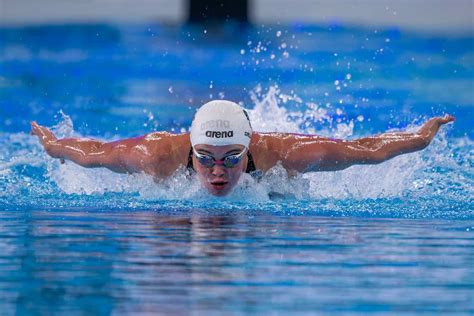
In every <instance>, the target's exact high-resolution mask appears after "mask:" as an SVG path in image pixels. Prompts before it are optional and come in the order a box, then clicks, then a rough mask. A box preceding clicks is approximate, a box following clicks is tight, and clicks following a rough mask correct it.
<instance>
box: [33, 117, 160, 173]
mask: <svg viewBox="0 0 474 316" xmlns="http://www.w3.org/2000/svg"><path fill="white" fill-rule="evenodd" d="M31 133H32V134H33V135H36V136H37V137H38V139H39V141H40V143H41V145H42V146H43V147H44V149H45V151H46V152H47V153H48V155H50V156H51V157H53V158H58V159H61V162H64V160H65V159H66V160H70V161H72V162H74V163H76V164H78V165H80V166H83V167H86V168H97V167H104V168H107V169H110V170H112V171H114V172H119V173H134V172H141V171H144V172H148V173H152V172H151V170H148V168H149V165H150V163H149V160H150V157H149V156H150V155H148V156H146V155H140V153H137V152H133V153H131V148H135V147H136V146H140V145H141V144H140V143H141V142H142V138H140V137H138V138H131V139H125V140H119V141H115V142H109V143H106V142H101V141H97V140H93V139H83V138H64V139H58V138H57V137H56V136H55V135H54V134H53V133H52V132H51V131H50V130H49V129H48V128H46V127H44V126H41V125H38V124H37V123H36V122H32V123H31ZM143 146H146V145H145V144H143ZM144 150H145V151H146V147H144Z"/></svg>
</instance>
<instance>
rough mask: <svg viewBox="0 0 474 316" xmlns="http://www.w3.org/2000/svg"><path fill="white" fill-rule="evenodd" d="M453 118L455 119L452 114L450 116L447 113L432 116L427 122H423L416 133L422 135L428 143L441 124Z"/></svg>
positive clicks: (452, 120)
mask: <svg viewBox="0 0 474 316" xmlns="http://www.w3.org/2000/svg"><path fill="white" fill-rule="evenodd" d="M455 120H456V119H455V118H454V116H451V115H449V114H446V115H444V116H443V117H441V116H438V117H433V118H432V119H430V120H428V122H426V123H425V124H423V126H422V127H421V128H420V130H419V131H418V134H420V135H421V136H422V137H424V138H425V139H426V141H427V142H428V144H429V142H431V140H432V139H433V137H434V136H435V135H436V133H438V130H439V128H440V126H441V125H444V124H447V123H449V122H454V121H455Z"/></svg>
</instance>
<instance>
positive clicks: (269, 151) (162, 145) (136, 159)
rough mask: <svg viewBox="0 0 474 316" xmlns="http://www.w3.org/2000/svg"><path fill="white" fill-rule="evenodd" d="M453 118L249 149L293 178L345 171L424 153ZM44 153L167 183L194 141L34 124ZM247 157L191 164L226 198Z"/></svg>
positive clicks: (266, 166)
mask: <svg viewBox="0 0 474 316" xmlns="http://www.w3.org/2000/svg"><path fill="white" fill-rule="evenodd" d="M453 121H454V117H452V116H450V115H445V116H444V117H434V118H431V119H430V120H428V121H427V122H425V123H424V124H423V126H422V127H420V128H419V129H418V131H416V132H413V133H409V132H397V133H384V134H380V135H375V136H369V137H363V138H358V139H353V140H342V139H332V138H326V137H320V136H317V135H301V134H292V133H259V132H253V134H252V138H251V141H250V144H249V150H250V152H251V153H252V157H253V160H254V164H255V167H256V168H257V169H258V170H260V171H262V172H267V171H268V170H270V169H271V168H273V167H274V166H276V165H277V164H278V163H281V165H282V166H283V168H285V169H286V170H287V172H288V174H289V175H293V174H296V173H300V172H314V171H335V170H343V169H345V168H348V167H350V166H352V165H356V164H377V163H381V162H383V161H386V160H388V159H391V158H393V157H395V156H398V155H402V154H407V153H411V152H414V151H418V150H422V149H423V148H425V147H426V146H428V145H429V144H430V142H431V141H432V139H433V138H434V137H435V135H436V134H437V133H438V130H439V128H440V127H441V126H442V125H444V124H447V123H449V122H453ZM31 132H32V134H33V135H36V136H37V137H38V139H39V141H40V143H41V144H42V145H43V147H44V149H45V151H46V152H47V153H48V154H49V155H50V156H51V157H53V158H58V159H60V160H61V161H64V160H69V161H72V162H74V163H76V164H78V165H80V166H83V167H87V168H97V167H103V168H108V169H110V170H112V171H114V172H120V173H136V172H144V173H146V174H149V175H151V176H153V177H154V178H155V179H157V180H160V179H165V178H167V177H169V176H172V175H173V173H174V172H175V171H176V170H178V169H179V168H182V167H183V166H186V165H187V163H188V157H189V150H190V148H191V142H190V137H189V133H183V134H171V133H167V132H154V133H150V134H147V135H143V136H139V137H133V138H129V139H122V140H117V141H113V142H102V141H98V140H93V139H84V138H65V139H57V138H56V136H55V135H54V134H53V133H52V132H51V131H50V130H49V129H48V128H46V127H44V126H41V125H38V124H36V123H35V122H32V123H31ZM195 148H196V149H197V150H198V152H199V151H200V150H201V151H202V152H201V153H202V154H207V155H212V156H213V157H214V158H215V159H217V160H221V159H222V158H223V157H225V156H227V155H228V154H232V153H238V152H241V151H242V149H243V148H244V147H243V146H241V145H228V146H210V145H197V146H196V147H195ZM247 160H248V159H247V156H246V155H245V156H244V158H243V159H242V161H240V162H239V163H238V164H237V165H236V166H235V167H234V168H225V167H224V166H222V165H215V166H213V167H211V168H206V167H204V166H202V165H200V163H199V162H198V161H197V159H196V158H195V157H194V155H193V165H194V168H195V170H196V171H197V173H198V178H199V180H200V181H201V183H202V185H203V186H204V187H205V188H206V189H207V190H208V191H209V192H210V193H211V194H213V195H216V196H223V195H226V194H228V193H229V192H230V191H231V190H232V188H233V187H234V186H235V185H236V184H237V182H238V180H239V178H240V176H241V174H242V172H244V170H245V169H246V167H247Z"/></svg>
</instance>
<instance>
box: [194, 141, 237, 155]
mask: <svg viewBox="0 0 474 316" xmlns="http://www.w3.org/2000/svg"><path fill="white" fill-rule="evenodd" d="M244 148H245V147H244V146H242V145H225V146H213V145H203V144H201V145H196V146H194V149H196V150H202V151H207V152H209V153H211V154H214V155H224V154H226V153H228V152H231V151H242V150H244Z"/></svg>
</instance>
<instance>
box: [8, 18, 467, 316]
mask: <svg viewBox="0 0 474 316" xmlns="http://www.w3.org/2000/svg"><path fill="white" fill-rule="evenodd" d="M473 78H474V35H473V34H472V33H467V34H443V35H439V34H428V33H414V32H409V31H402V30H398V29H396V28H393V29H368V28H362V27H361V28H355V27H349V26H342V25H322V26H321V25H320V26H317V25H300V24H295V25H260V26H255V27H242V26H240V25H232V24H229V25H226V26H225V27H223V28H219V29H218V28H204V27H197V26H194V27H191V26H181V27H178V26H168V25H161V24H153V25H145V24H142V25H109V24H96V25H93V24H87V25H86V24H84V25H81V24H77V25H43V26H28V27H26V26H25V27H21V26H17V27H1V28H0V250H1V254H0V311H2V314H6V315H11V314H36V313H38V314H67V315H76V314H105V315H108V314H120V315H122V314H137V313H141V314H157V313H163V314H186V313H189V312H190V311H191V310H192V311H195V312H196V313H202V314H213V313H219V314H220V313H224V314H226V313H227V314H249V313H258V314H261V313H268V312H271V313H275V314H288V313H289V312H294V313H308V314H313V313H317V314H328V315H333V314H367V313H382V314H393V315H400V314H414V313H425V314H443V315H444V314H458V315H459V314H466V315H468V314H472V313H474V268H473V264H472V262H474V242H473V241H474V233H473V231H474V201H473V196H474V194H473V193H474V189H473V184H474V172H473V165H474V157H473V156H474V155H473V153H474V151H473V148H474V146H473V137H474V131H473V128H472V122H473V117H474V116H473V105H474V95H473V92H472V91H474V81H473ZM216 98H226V99H230V100H234V101H236V102H240V103H241V104H242V105H243V106H245V107H246V108H247V109H249V113H250V117H251V120H252V124H253V127H254V129H255V130H257V131H282V132H298V133H311V134H320V135H326V136H331V137H340V138H357V137H362V136H366V135H371V134H377V133H382V132H384V131H386V130H408V131H414V130H416V129H417V128H418V127H419V126H420V125H421V124H422V122H424V121H425V120H426V119H427V118H429V117H431V116H434V115H442V114H444V113H450V114H452V115H454V116H456V118H457V120H456V122H455V123H454V124H449V125H448V126H444V127H443V128H442V130H441V131H440V133H439V135H438V136H437V137H436V138H435V139H434V141H433V143H432V144H431V145H430V146H429V147H428V148H426V149H425V150H423V151H421V152H417V153H412V154H408V155H404V156H400V157H396V158H394V159H392V160H390V161H387V162H384V163H382V164H379V165H373V166H353V167H351V168H348V169H346V170H343V171H338V172H320V173H308V174H303V175H298V176H296V177H294V178H288V176H287V175H286V173H285V172H284V170H283V169H282V168H281V167H279V166H277V167H275V168H274V169H272V170H271V171H270V172H269V173H268V174H266V175H265V176H264V177H263V178H262V180H261V181H260V182H256V181H255V180H254V179H252V178H250V177H248V176H243V177H242V179H241V181H240V182H239V184H238V186H237V187H236V189H235V190H234V191H233V192H232V193H231V194H230V195H229V196H227V197H225V198H214V197H212V196H209V194H207V193H206V192H203V190H202V188H201V187H200V186H199V184H198V182H197V180H196V179H194V178H193V177H189V176H188V175H187V174H186V172H185V171H184V170H178V171H177V172H176V173H175V174H174V175H173V177H171V178H170V179H168V180H166V181H164V182H163V183H159V184H157V183H155V182H154V181H153V179H151V178H150V177H148V176H146V175H143V174H138V175H119V174H113V173H112V172H110V171H108V170H104V169H84V168H81V167H78V166H75V165H73V164H72V163H68V162H66V164H60V163H59V162H58V161H56V160H54V159H51V158H49V157H48V156H47V155H46V154H45V153H44V151H43V150H42V149H41V147H40V145H39V144H38V142H37V140H36V139H35V138H34V137H32V136H31V135H29V122H30V121H32V120H35V121H37V122H38V123H40V124H43V125H46V126H50V127H52V129H53V130H54V131H55V132H56V133H57V135H59V136H61V137H66V136H79V137H93V138H98V139H102V140H116V139H120V138H126V137H132V136H136V135H141V134H144V133H147V132H151V131H154V130H167V131H172V132H176V133H179V132H184V131H187V130H188V129H189V126H190V123H191V120H192V117H193V114H194V112H195V110H196V109H197V108H198V107H199V106H200V105H201V104H202V103H204V102H206V101H208V100H212V99H216Z"/></svg>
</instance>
